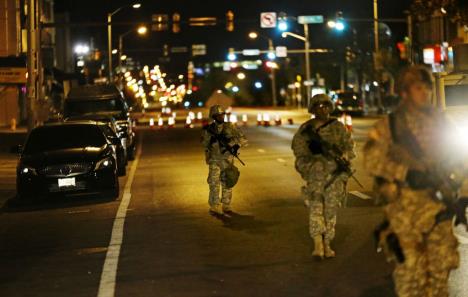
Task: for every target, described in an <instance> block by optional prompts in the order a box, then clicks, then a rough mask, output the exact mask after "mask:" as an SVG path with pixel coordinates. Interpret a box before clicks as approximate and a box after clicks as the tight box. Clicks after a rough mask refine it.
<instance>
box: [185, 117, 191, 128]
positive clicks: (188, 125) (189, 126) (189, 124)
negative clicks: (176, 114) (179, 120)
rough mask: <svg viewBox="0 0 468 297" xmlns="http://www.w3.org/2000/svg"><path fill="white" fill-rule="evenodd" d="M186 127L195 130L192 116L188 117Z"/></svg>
mask: <svg viewBox="0 0 468 297" xmlns="http://www.w3.org/2000/svg"><path fill="white" fill-rule="evenodd" d="M184 127H185V128H187V129H190V128H193V125H192V119H191V117H190V115H189V116H187V119H186V120H185V126H184Z"/></svg>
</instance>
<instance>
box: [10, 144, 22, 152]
mask: <svg viewBox="0 0 468 297" xmlns="http://www.w3.org/2000/svg"><path fill="white" fill-rule="evenodd" d="M22 152H23V146H22V145H21V144H18V145H15V146H12V147H11V149H10V153H11V154H15V155H20V154H21V153H22Z"/></svg>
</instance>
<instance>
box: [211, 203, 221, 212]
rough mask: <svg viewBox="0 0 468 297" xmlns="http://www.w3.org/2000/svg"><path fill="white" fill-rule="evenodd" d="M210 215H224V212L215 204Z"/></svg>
mask: <svg viewBox="0 0 468 297" xmlns="http://www.w3.org/2000/svg"><path fill="white" fill-rule="evenodd" d="M210 214H212V215H222V214H223V212H222V211H221V209H220V207H219V204H215V205H212V206H210Z"/></svg>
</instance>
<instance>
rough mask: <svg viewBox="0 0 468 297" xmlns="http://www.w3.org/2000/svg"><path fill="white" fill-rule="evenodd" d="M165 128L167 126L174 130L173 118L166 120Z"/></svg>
mask: <svg viewBox="0 0 468 297" xmlns="http://www.w3.org/2000/svg"><path fill="white" fill-rule="evenodd" d="M167 126H168V127H169V128H174V127H175V118H169V119H168V120H167Z"/></svg>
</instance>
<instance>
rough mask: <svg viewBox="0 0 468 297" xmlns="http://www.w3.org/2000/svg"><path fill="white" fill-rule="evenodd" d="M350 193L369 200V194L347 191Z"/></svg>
mask: <svg viewBox="0 0 468 297" xmlns="http://www.w3.org/2000/svg"><path fill="white" fill-rule="evenodd" d="M349 193H350V194H353V195H354V196H356V197H358V198H361V199H363V200H371V199H372V197H371V196H369V195H366V194H364V193H361V192H359V191H352V192H349Z"/></svg>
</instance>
